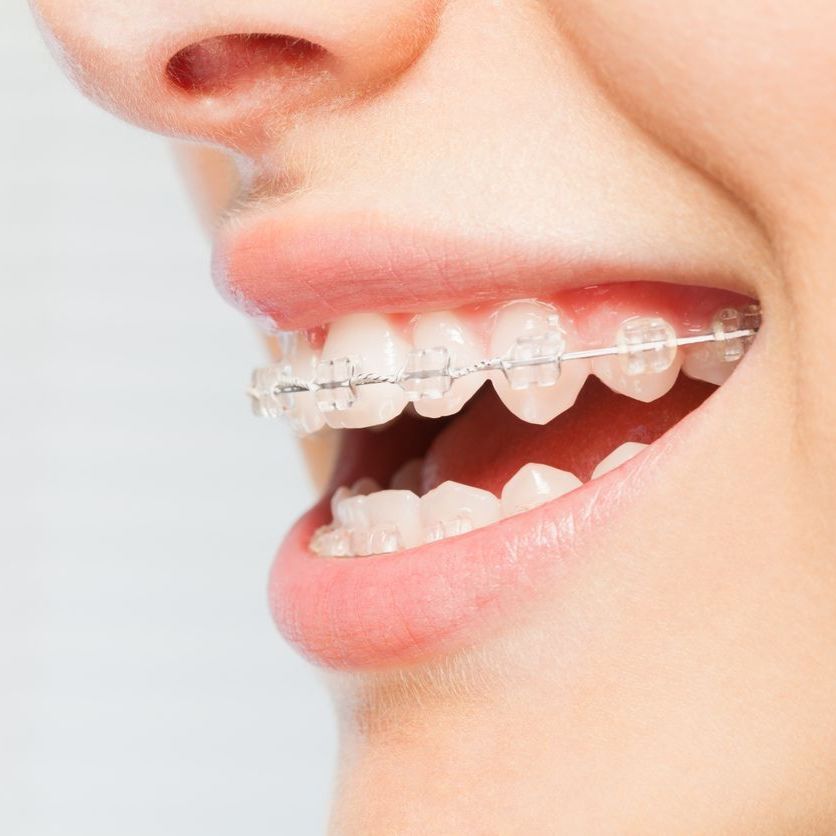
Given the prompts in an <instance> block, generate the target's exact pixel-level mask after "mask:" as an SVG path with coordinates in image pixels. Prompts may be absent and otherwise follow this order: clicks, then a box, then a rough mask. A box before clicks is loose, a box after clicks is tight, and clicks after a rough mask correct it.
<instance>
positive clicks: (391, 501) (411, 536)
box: [366, 490, 424, 549]
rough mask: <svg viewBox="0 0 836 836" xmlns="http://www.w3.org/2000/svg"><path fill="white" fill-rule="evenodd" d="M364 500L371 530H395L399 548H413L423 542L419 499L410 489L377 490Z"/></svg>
mask: <svg viewBox="0 0 836 836" xmlns="http://www.w3.org/2000/svg"><path fill="white" fill-rule="evenodd" d="M366 500H367V501H366V510H367V513H368V515H369V523H370V525H369V528H370V529H371V530H372V531H375V530H376V531H384V530H386V531H392V532H396V533H397V541H398V543H399V545H398V548H399V549H409V548H413V547H414V546H418V545H420V544H421V543H423V542H424V537H423V532H422V529H421V510H420V500H419V499H418V496H417V495H416V494H414V493H413V492H412V491H392V490H389V491H378V492H377V493H373V494H370V495H369V496H368V497H366Z"/></svg>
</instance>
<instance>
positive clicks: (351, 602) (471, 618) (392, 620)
mask: <svg viewBox="0 0 836 836" xmlns="http://www.w3.org/2000/svg"><path fill="white" fill-rule="evenodd" d="M747 365H748V364H747ZM740 371H741V370H738V372H737V373H736V374H735V377H737V376H738V375H739V373H740ZM727 388H729V386H728V384H726V385H725V386H723V387H722V388H721V389H719V390H717V391H716V392H715V393H714V394H713V395H712V396H711V397H710V398H709V399H708V400H707V401H705V402H704V403H703V404H702V405H701V406H699V407H698V408H697V409H696V410H695V411H694V412H692V413H691V414H689V415H688V416H686V417H685V418H684V419H683V420H681V421H680V422H679V423H678V424H676V425H675V426H674V427H672V428H671V429H670V430H668V432H667V433H666V434H665V435H663V436H662V437H661V438H660V439H658V440H657V441H656V442H654V444H653V445H651V447H649V448H648V449H647V450H645V451H644V452H643V453H641V454H640V455H639V456H638V457H637V458H635V459H632V460H631V461H629V462H627V463H626V464H625V465H623V466H621V467H619V468H618V469H616V470H614V471H612V472H611V473H609V474H607V475H606V476H604V477H602V478H600V479H597V480H595V481H592V482H588V483H587V484H585V485H584V486H583V487H581V488H578V489H577V490H575V491H573V492H571V493H569V494H566V495H565V496H563V497H561V498H559V499H557V500H555V501H553V502H550V503H548V504H546V505H542V506H540V507H539V508H536V509H533V510H531V511H528V512H526V513H525V514H520V515H518V516H514V517H510V518H508V519H505V520H502V521H501V522H498V523H495V524H493V525H491V526H488V527H486V528H482V529H479V530H477V531H474V532H471V533H469V534H466V535H462V536H459V537H455V538H451V539H449V540H445V541H442V542H439V543H433V544H431V545H426V546H421V547H419V548H416V549H411V550H409V551H405V552H400V553H398V554H393V555H382V556H377V557H369V558H342V559H341V558H322V557H315V556H313V555H312V554H311V552H310V551H309V550H308V543H309V542H310V539H311V536H312V534H313V533H314V531H315V530H316V529H317V528H318V527H319V526H321V525H324V524H325V523H327V522H329V521H330V510H329V503H328V501H327V499H325V500H323V501H322V502H320V503H319V504H318V505H317V506H316V507H314V508H313V509H312V510H311V511H309V512H308V513H307V514H306V515H305V516H304V517H303V518H302V519H301V520H300V521H299V522H298V523H297V524H296V526H295V527H294V528H293V530H292V531H291V532H290V534H289V535H288V537H287V538H286V540H285V542H284V543H283V544H282V546H281V548H280V550H279V553H278V556H277V558H276V561H275V563H274V565H273V570H272V572H271V578H270V601H271V608H272V611H273V616H274V618H275V620H276V623H277V624H278V626H279V629H280V630H281V632H282V633H283V634H284V636H285V637H286V638H287V639H288V640H289V641H290V642H291V643H293V644H294V645H296V647H298V648H299V650H300V651H301V652H302V653H303V654H304V655H306V656H308V657H309V658H311V659H312V660H313V661H315V662H317V663H318V664H321V665H325V666H327V667H331V668H336V669H351V670H363V669H379V668H384V667H389V666H395V665H402V664H407V663H415V662H417V661H420V660H424V659H427V658H429V657H432V656H433V655H439V654H442V653H448V652H451V651H453V650H456V649H459V648H461V647H463V646H466V645H467V644H469V643H471V642H473V641H474V640H475V639H477V638H478V637H479V635H480V634H481V633H483V632H484V631H485V630H487V629H489V628H490V626H491V625H493V624H495V623H496V622H497V618H496V616H497V615H499V614H500V613H499V611H508V609H513V608H516V607H518V606H519V605H523V606H524V605H525V603H526V602H528V603H529V604H530V603H531V602H532V600H533V598H534V596H536V595H537V594H538V591H540V590H543V589H549V590H553V589H555V588H559V580H560V577H561V576H565V575H566V574H567V572H569V571H571V568H572V566H574V565H575V564H576V563H578V562H579V561H582V560H583V558H584V552H585V551H587V550H588V544H589V541H590V539H591V537H592V536H593V535H594V534H595V533H596V532H598V531H601V530H604V529H606V530H608V531H611V530H612V528H613V526H617V525H618V518H619V515H620V514H621V513H623V509H626V508H628V507H630V506H632V505H633V504H634V503H640V502H641V499H642V494H643V492H644V486H645V485H646V484H648V483H650V482H651V481H656V480H657V479H658V478H659V476H658V469H659V468H660V467H665V466H666V463H667V462H668V461H669V459H670V457H671V455H672V454H673V453H674V451H675V449H676V448H678V447H679V446H680V445H681V444H682V443H683V440H685V439H686V438H688V437H691V436H693V434H694V432H695V430H696V429H697V427H698V426H699V425H701V424H702V423H704V422H705V420H706V419H707V418H708V416H709V415H710V414H711V413H713V412H714V411H716V409H717V408H718V407H720V406H721V403H720V402H721V401H723V400H725V397H724V396H725V395H726V389H727ZM731 388H735V387H734V385H732V387H731ZM555 582H557V584H558V586H555Z"/></svg>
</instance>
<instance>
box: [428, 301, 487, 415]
mask: <svg viewBox="0 0 836 836" xmlns="http://www.w3.org/2000/svg"><path fill="white" fill-rule="evenodd" d="M412 341H413V343H414V345H415V348H416V349H434V348H436V347H441V348H445V349H447V352H448V353H449V358H450V364H451V365H452V366H454V367H459V368H462V367H464V366H469V365H471V364H472V363H475V362H476V361H477V360H480V359H481V358H482V356H483V351H484V348H483V346H481V345H480V344H479V342H478V341H477V339H476V337H475V335H474V334H473V332H472V331H471V330H470V329H469V328H468V327H467V325H465V323H464V322H463V320H462V319H461V318H460V317H459V316H457V315H456V314H455V313H453V312H452V311H438V312H436V313H427V314H419V315H418V316H416V317H415V320H414V323H413V328H412ZM486 379H487V374H469V375H467V376H466V377H461V378H459V379H458V380H454V381H452V384H451V386H450V388H449V391H448V392H447V393H446V394H444V395H442V397H440V398H433V399H429V398H424V399H421V400H416V401H415V404H414V406H415V411H416V412H417V413H418V414H419V415H423V416H425V417H426V418H440V417H442V416H444V415H452V414H453V413H455V412H458V411H459V410H460V409H461V408H462V407H463V406H464V404H466V403H467V401H469V400H470V398H472V397H473V395H474V394H475V393H476V390H477V389H479V387H480V386H481V385H482V384H483V383H484V382H485V380H486Z"/></svg>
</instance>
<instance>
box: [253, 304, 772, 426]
mask: <svg viewBox="0 0 836 836" xmlns="http://www.w3.org/2000/svg"><path fill="white" fill-rule="evenodd" d="M760 325H761V314H760V306H759V305H757V304H750V305H746V306H744V307H743V308H740V309H738V308H723V309H721V310H720V311H718V312H717V313H716V314H715V316H714V318H713V320H712V324H711V328H710V329H707V330H705V331H704V332H702V333H698V334H688V335H686V336H677V334H676V332H675V330H674V328H673V326H672V325H671V324H670V323H669V322H667V321H666V320H665V319H663V318H662V317H660V316H634V317H629V318H628V319H626V320H625V321H624V322H623V323H622V324H621V326H620V327H619V328H618V330H617V332H616V335H615V340H614V343H613V344H612V345H607V346H600V347H595V348H588V349H582V350H572V351H567V350H566V340H565V335H564V333H563V331H562V329H561V327H560V322H559V319H558V317H557V316H556V315H555V316H554V317H549V320H548V323H547V325H546V327H545V328H544V329H543V330H542V331H541V332H540V333H537V334H534V335H526V336H523V337H520V338H518V339H517V340H516V341H515V342H514V344H513V345H512V346H511V348H510V349H509V350H508V351H507V352H506V353H505V354H503V355H501V356H494V357H487V358H484V359H481V360H478V361H476V362H473V363H470V364H467V365H462V366H454V365H452V363H451V357H450V352H449V350H448V349H447V348H446V347H444V346H437V347H432V348H416V349H414V350H412V351H410V352H409V354H408V355H407V359H406V362H405V363H404V364H403V365H402V367H401V368H400V369H399V370H398V371H397V372H394V373H390V374H381V373H378V372H375V371H365V370H364V369H363V367H362V361H361V359H360V358H359V357H357V356H345V357H339V358H336V359H331V360H325V361H323V362H320V363H318V364H317V367H316V374H315V376H314V377H313V378H310V379H305V378H301V377H296V376H294V375H293V374H292V370H291V368H290V365H289V364H287V363H277V364H273V365H270V366H266V367H262V368H259V369H256V370H255V371H254V372H253V376H252V383H251V386H250V388H249V390H248V394H249V395H250V397H251V399H252V405H253V412H254V413H255V414H256V415H257V416H259V417H268V418H277V417H282V416H286V415H287V414H288V413H290V411H291V410H292V409H293V406H294V398H295V397H296V396H297V395H300V394H305V393H311V394H312V395H313V397H314V400H315V403H316V405H317V407H318V409H319V411H320V412H321V413H323V414H326V413H330V412H341V411H344V410H348V409H350V408H351V407H352V406H353V405H354V404H355V403H356V402H357V399H358V396H359V393H358V387H363V386H368V385H374V384H394V385H397V386H400V387H401V388H402V389H403V391H404V393H405V395H406V399H407V401H412V402H414V401H419V400H434V399H438V398H442V397H443V396H444V395H445V394H446V393H447V392H448V391H449V390H450V388H451V387H452V385H453V382H454V381H456V380H460V379H462V378H465V377H468V376H470V375H476V374H485V373H487V372H499V373H501V374H502V375H503V376H504V377H505V379H506V380H507V383H508V385H509V387H510V388H511V389H512V390H523V389H529V388H535V387H536V388H547V387H550V386H554V385H556V384H557V382H558V380H559V378H560V374H561V369H562V366H563V364H564V363H571V362H573V361H578V360H595V359H597V358H602V357H616V358H617V359H618V361H619V363H620V365H621V367H622V369H623V371H624V373H625V374H626V375H630V376H636V375H642V374H648V373H650V374H653V373H660V372H664V371H665V370H666V369H668V368H669V367H670V366H671V365H672V364H673V362H674V359H675V357H676V354H677V351H678V350H679V349H680V348H683V347H688V346H695V345H701V344H715V345H716V347H717V350H718V356H719V357H720V359H722V360H723V361H724V362H727V363H734V362H737V361H738V360H739V359H740V358H741V357H742V356H743V354H744V353H745V351H746V350H747V348H748V346H749V344H750V343H751V342H752V340H753V339H754V337H755V336H756V335H757V333H758V330H759V328H760Z"/></svg>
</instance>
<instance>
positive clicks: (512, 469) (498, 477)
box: [422, 375, 716, 496]
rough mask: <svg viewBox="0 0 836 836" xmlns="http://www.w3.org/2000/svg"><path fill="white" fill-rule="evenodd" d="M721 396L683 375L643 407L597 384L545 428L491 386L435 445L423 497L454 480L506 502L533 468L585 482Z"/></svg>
mask: <svg viewBox="0 0 836 836" xmlns="http://www.w3.org/2000/svg"><path fill="white" fill-rule="evenodd" d="M715 388H716V387H715V386H712V385H711V384H708V383H703V382H701V381H697V380H691V379H690V378H687V377H684V376H682V375H680V377H679V379H678V381H677V383H676V385H675V386H674V387H673V388H672V389H671V390H670V391H669V392H668V393H667V394H666V395H664V396H663V397H661V398H659V399H657V400H655V401H653V402H652V403H642V402H641V401H637V400H634V399H633V398H628V397H626V396H624V395H618V394H616V393H615V392H613V391H612V390H610V389H608V388H607V387H606V386H604V385H603V384H602V383H600V382H599V381H598V380H596V379H595V378H592V377H591V378H589V380H588V381H587V383H586V385H585V386H584V388H583V390H582V391H581V393H580V395H579V397H578V400H577V402H576V403H575V405H574V406H573V407H572V408H571V409H569V410H568V411H567V412H564V413H563V414H562V415H559V416H558V417H557V418H555V419H554V420H552V421H551V422H550V423H549V424H547V425H546V426H538V425H534V424H528V423H526V422H525V421H522V420H520V419H519V418H517V417H516V416H514V415H513V414H512V413H511V412H509V411H508V409H507V408H506V407H505V406H504V405H503V404H502V402H501V401H500V400H499V398H498V397H497V396H496V394H495V393H494V391H493V389H492V388H491V387H490V386H486V387H485V388H484V389H483V390H482V391H481V392H480V393H479V395H477V396H476V398H474V400H473V401H472V402H471V405H470V406H469V408H468V409H467V410H466V411H465V412H463V413H461V414H460V415H458V416H457V417H456V418H455V419H454V420H453V421H451V422H450V423H449V424H448V425H447V426H446V427H444V429H443V430H442V431H441V432H440V433H439V434H438V435H437V436H436V437H435V439H434V440H433V442H432V444H431V445H430V447H429V449H428V451H427V453H426V456H425V459H424V468H423V473H422V483H423V484H422V488H423V491H422V492H426V491H428V490H430V489H432V488H434V487H435V486H436V485H440V484H441V483H442V482H446V481H447V480H453V481H455V482H462V483H464V484H466V485H473V486H474V487H478V488H484V489H485V490H489V491H491V492H493V493H494V494H496V495H497V496H498V495H499V494H500V493H501V491H502V487H503V485H504V484H505V483H506V482H507V481H508V480H509V479H510V478H511V477H512V476H513V475H514V474H515V473H516V472H517V471H518V470H519V469H520V468H521V467H522V466H523V465H525V464H528V463H529V462H536V463H538V464H547V465H551V466H552V467H557V468H560V469H561V470H568V471H570V472H571V473H574V474H575V475H576V476H577V477H578V478H579V479H581V480H582V481H584V482H585V481H587V480H588V479H589V478H590V476H591V475H592V471H593V469H594V468H595V466H596V465H597V464H598V462H600V461H601V459H603V458H604V457H605V456H606V455H608V454H609V453H610V452H612V451H613V450H614V449H615V448H616V447H619V446H620V445H622V444H624V443H625V442H627V441H638V442H641V443H643V444H650V443H651V442H653V441H655V440H656V439H657V438H659V436H661V435H662V434H663V433H664V432H665V431H667V430H668V429H669V428H670V427H672V426H673V425H674V424H676V423H677V422H678V421H680V420H681V419H682V418H684V417H685V416H686V415H687V414H688V413H689V412H691V411H692V410H694V409H696V407H698V406H699V405H700V404H701V403H702V402H703V401H704V400H705V399H706V398H707V397H708V396H709V395H710V394H711V393H712V392H713V391H714V389H715Z"/></svg>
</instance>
